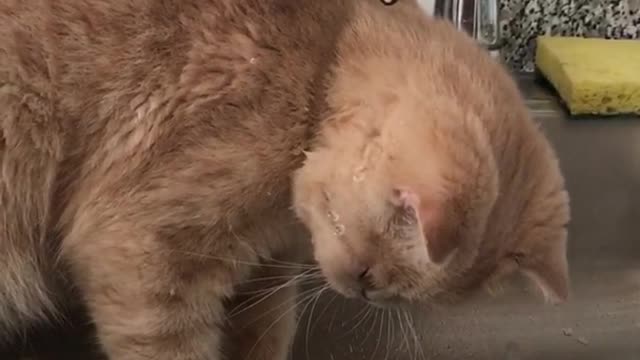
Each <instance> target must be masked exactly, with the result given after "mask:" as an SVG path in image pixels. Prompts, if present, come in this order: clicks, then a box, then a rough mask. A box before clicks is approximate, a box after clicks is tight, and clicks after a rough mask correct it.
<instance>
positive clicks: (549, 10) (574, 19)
mask: <svg viewBox="0 0 640 360" xmlns="http://www.w3.org/2000/svg"><path fill="white" fill-rule="evenodd" d="M479 1H482V0H479ZM500 8H501V9H500V16H501V32H502V34H501V35H502V37H503V39H504V40H505V42H506V43H505V46H504V48H503V49H502V57H503V58H504V60H505V61H506V62H507V63H508V64H509V65H511V66H512V67H513V68H514V69H516V70H523V71H532V70H534V65H533V58H534V52H535V38H536V37H537V36H538V35H541V34H545V35H563V36H586V37H603V38H616V39H622V38H626V39H639V38H640V0H502V2H501V5H500Z"/></svg>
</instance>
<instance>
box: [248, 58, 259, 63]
mask: <svg viewBox="0 0 640 360" xmlns="http://www.w3.org/2000/svg"><path fill="white" fill-rule="evenodd" d="M256 61H258V59H256V58H254V57H252V58H251V59H249V63H251V64H255V63H256Z"/></svg>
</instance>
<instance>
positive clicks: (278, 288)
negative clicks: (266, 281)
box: [229, 272, 306, 317]
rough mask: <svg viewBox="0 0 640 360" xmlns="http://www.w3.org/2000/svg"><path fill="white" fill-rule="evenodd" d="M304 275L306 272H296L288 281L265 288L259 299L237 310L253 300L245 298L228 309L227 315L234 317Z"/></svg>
mask: <svg viewBox="0 0 640 360" xmlns="http://www.w3.org/2000/svg"><path fill="white" fill-rule="evenodd" d="M305 275H306V272H303V273H301V274H298V275H297V276H294V277H293V278H292V279H290V280H289V281H287V282H285V283H283V284H280V285H277V286H274V287H273V288H271V289H269V290H267V291H268V292H267V294H266V295H265V296H263V297H262V298H261V299H259V300H257V301H255V302H254V303H252V304H251V305H249V306H247V307H244V308H242V309H241V310H239V311H238V310H237V308H238V307H241V306H242V305H244V304H246V303H247V301H252V300H254V299H249V300H247V301H244V302H243V303H241V304H240V305H238V306H237V307H236V308H234V309H233V310H232V311H230V312H229V317H234V316H236V315H238V314H240V313H242V312H244V311H247V310H249V309H251V308H253V307H255V306H257V305H258V304H260V303H262V302H263V301H265V300H267V299H268V298H270V297H271V296H273V295H274V294H275V293H277V292H278V291H280V290H282V289H284V288H285V287H287V286H290V285H292V284H294V283H296V281H297V280H298V279H300V278H302V277H304V276H305Z"/></svg>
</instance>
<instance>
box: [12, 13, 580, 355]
mask: <svg viewBox="0 0 640 360" xmlns="http://www.w3.org/2000/svg"><path fill="white" fill-rule="evenodd" d="M0 109H2V112H1V113H0V120H1V122H0V126H1V128H0V130H1V131H2V138H1V139H0V140H1V142H0V161H1V165H2V172H1V175H0V196H1V198H0V201H1V206H0V212H1V213H2V216H0V264H2V265H0V266H1V268H0V284H1V285H0V339H3V340H9V339H10V338H11V337H12V335H13V334H16V333H18V332H19V331H21V330H20V329H22V328H24V327H25V326H28V325H29V324H32V323H34V322H38V321H42V320H45V319H52V318H54V317H55V316H56V314H57V313H58V309H60V308H61V306H63V305H64V304H65V303H67V302H68V301H67V300H65V299H63V297H64V296H66V295H67V294H69V293H72V294H78V295H79V298H80V299H82V302H83V303H84V304H85V305H86V306H87V308H88V311H89V313H90V315H91V317H92V319H93V321H94V322H95V324H96V328H97V333H98V337H99V341H100V344H101V345H102V347H103V349H104V350H105V352H106V353H107V354H108V355H109V357H110V358H111V359H117V360H125V359H127V360H129V359H131V360H137V359H147V358H154V359H172V360H186V359H189V360H191V359H193V360H196V359H198V360H199V359H219V358H221V354H222V353H225V354H226V355H227V356H228V357H229V358H230V359H244V358H250V359H256V360H260V359H265V360H267V359H270V360H272V359H284V358H285V356H286V353H287V352H288V349H289V346H290V344H291V339H292V335H293V329H294V328H295V326H294V324H295V313H293V312H292V313H290V314H289V316H284V317H282V318H280V319H279V320H278V321H276V322H275V323H274V320H277V318H274V317H269V316H267V317H265V318H262V319H261V320H260V321H255V319H256V318H257V315H258V314H264V313H265V309H270V308H273V307H274V304H282V303H284V302H287V301H291V300H292V299H293V298H294V297H295V296H296V289H295V287H292V286H286V287H282V288H281V289H280V291H277V292H276V293H274V295H273V296H272V297H270V298H269V299H267V300H266V301H264V302H262V303H261V304H259V305H258V306H255V307H253V308H251V309H249V310H248V311H245V312H243V313H242V314H241V315H240V316H237V317H229V316H227V315H226V314H225V309H226V307H225V305H226V304H227V301H228V300H229V299H230V301H231V303H234V302H237V301H238V299H240V298H241V296H240V295H238V294H236V293H237V289H238V288H239V287H243V289H244V287H246V286H245V284H250V280H251V279H252V278H254V277H256V276H264V277H271V278H277V277H285V276H291V275H292V272H293V271H294V270H295V269H293V268H290V267H288V266H281V265H280V266H279V265H278V264H282V263H283V262H282V261H286V262H288V263H293V262H299V261H301V258H304V257H305V255H306V254H305V250H310V249H308V247H307V246H306V242H305V238H306V232H307V231H310V233H311V238H312V244H313V246H312V250H313V251H312V253H313V256H314V257H315V259H316V260H317V262H318V264H319V265H320V267H321V269H322V272H323V274H324V275H325V277H326V279H327V281H328V282H329V283H330V284H331V285H332V287H333V288H334V289H335V290H336V291H339V292H341V293H343V294H344V295H346V296H364V297H366V298H367V299H368V300H369V301H372V302H379V303H382V302H386V301H388V300H390V299H394V298H400V299H405V300H422V301H426V300H430V301H440V300H442V301H449V300H451V299H454V298H461V297H464V296H465V295H466V294H467V293H470V292H472V291H473V290H475V289H477V288H480V287H482V286H483V285H485V284H487V283H490V282H491V281H493V280H494V279H497V278H499V277H501V276H503V275H507V274H510V273H513V272H515V271H523V272H525V273H527V274H528V275H530V276H531V277H532V279H534V280H535V281H536V283H537V284H538V285H540V287H541V289H543V290H544V291H545V293H546V294H547V295H548V296H549V297H551V298H555V299H563V298H566V296H567V295H568V291H569V290H568V275H567V263H566V254H565V247H566V230H565V225H566V223H567V222H568V220H569V209H568V198H567V194H566V191H565V190H564V182H563V179H562V176H561V173H560V170H559V167H558V164H557V161H556V158H555V156H554V154H553V151H552V149H551V147H550V146H549V144H548V142H547V141H546V140H545V138H544V136H543V135H542V134H541V132H540V131H539V130H538V129H537V127H536V125H535V124H534V123H533V122H532V121H531V119H530V118H529V115H528V114H527V111H526V108H525V106H524V104H523V101H522V99H521V97H520V95H519V93H518V90H517V88H516V86H515V85H514V83H513V81H512V80H511V79H510V78H509V76H508V74H507V73H506V72H505V71H504V70H503V69H502V68H501V67H500V66H499V65H497V64H496V63H494V61H493V60H491V59H490V58H489V57H488V55H487V54H485V53H484V51H483V50H481V49H479V48H478V47H477V46H476V45H475V44H474V43H473V40H471V39H469V38H468V37H466V36H465V35H463V34H460V33H458V32H457V31H456V30H455V29H453V28H452V27H451V26H450V25H448V24H447V23H444V22H441V21H437V20H434V19H430V18H428V17H426V16H424V15H422V14H421V13H420V11H418V8H417V4H416V3H415V2H413V1H408V0H407V1H400V2H399V3H397V4H395V5H393V6H384V5H382V3H381V2H380V1H379V0H365V1H360V0H358V1H356V0H324V1H322V2H319V1H316V0H297V1H292V0H269V1H264V0H263V1H257V0H241V1H238V0H236V1H208V0H182V1H172V0H164V1H162V0H138V1H133V0H131V1H127V0H116V1H109V2H104V1H98V0H84V1H76V0H73V1H50V0H41V1H32V2H18V1H13V0H10V1H4V2H3V3H2V4H0ZM296 215H297V216H296ZM297 218H299V219H301V220H302V221H301V222H299V221H297ZM303 225H304V226H303ZM274 257H275V258H278V259H280V260H270V259H273V258H274ZM258 263H262V264H263V266H261V267H257V266H255V264H258ZM248 287H249V288H250V287H251V286H250V285H248ZM245 290H246V289H245ZM257 290H259V289H257ZM273 315H279V314H278V313H276V314H273ZM249 324H250V325H251V326H248V325H249ZM271 324H274V326H273V327H272V328H271V329H270V332H269V333H268V335H267V336H264V337H262V336H261V334H263V333H264V330H265V328H267V327H268V326H270V325H271ZM223 334H226V336H227V338H226V339H223ZM223 340H225V342H224V343H223ZM229 344H230V345H229Z"/></svg>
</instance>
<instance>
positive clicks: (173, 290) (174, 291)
mask: <svg viewBox="0 0 640 360" xmlns="http://www.w3.org/2000/svg"><path fill="white" fill-rule="evenodd" d="M169 296H171V297H173V296H176V289H171V290H169Z"/></svg>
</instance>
